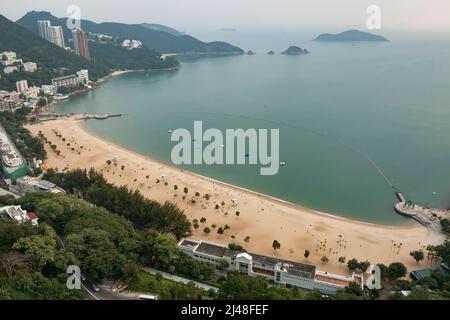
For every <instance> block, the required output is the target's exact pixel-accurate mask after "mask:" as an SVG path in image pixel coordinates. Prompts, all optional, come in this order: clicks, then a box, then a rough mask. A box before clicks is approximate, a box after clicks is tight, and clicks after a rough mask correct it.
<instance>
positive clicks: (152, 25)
mask: <svg viewBox="0 0 450 320" xmlns="http://www.w3.org/2000/svg"><path fill="white" fill-rule="evenodd" d="M141 26H143V27H145V28H147V29H151V30H156V31H162V32H167V33H170V34H171V35H174V36H177V37H178V36H184V35H185V33H184V32H180V31H178V30H175V29H174V28H171V27H168V26H164V25H162V24H157V23H141Z"/></svg>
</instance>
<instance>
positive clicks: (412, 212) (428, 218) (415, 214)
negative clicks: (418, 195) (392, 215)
mask: <svg viewBox="0 0 450 320" xmlns="http://www.w3.org/2000/svg"><path fill="white" fill-rule="evenodd" d="M395 195H396V196H397V198H398V199H399V202H397V203H396V204H395V205H394V207H395V211H396V212H398V213H399V214H401V215H404V216H407V217H410V218H412V219H414V220H416V221H417V222H419V223H420V224H421V225H423V226H424V227H426V228H427V229H429V230H430V231H432V232H434V233H436V234H443V232H442V227H441V224H440V222H439V221H440V218H448V216H449V213H450V210H445V209H438V208H424V207H421V206H419V205H417V204H415V203H413V202H412V201H408V200H407V199H406V197H405V196H404V195H403V193H401V192H400V191H399V190H396V192H395Z"/></svg>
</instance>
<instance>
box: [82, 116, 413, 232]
mask: <svg viewBox="0 0 450 320" xmlns="http://www.w3.org/2000/svg"><path fill="white" fill-rule="evenodd" d="M74 121H77V122H78V123H77V125H78V126H80V127H81V128H82V129H83V130H84V131H86V132H87V133H89V135H91V136H93V137H95V138H97V139H98V140H100V141H103V142H104V143H106V144H109V145H112V146H114V147H116V148H118V149H122V150H125V151H126V152H128V153H131V154H134V155H135V156H138V157H143V158H145V159H146V160H150V161H153V162H156V163H158V164H160V165H161V166H167V167H170V168H171V169H173V170H177V171H179V172H180V173H184V174H187V175H191V176H192V177H194V178H200V179H203V180H206V181H208V182H211V183H213V184H217V185H220V186H223V187H228V188H232V189H234V190H236V191H240V192H245V193H247V194H249V195H253V196H256V197H260V198H262V199H266V200H271V201H274V202H277V203H279V204H282V205H285V206H289V207H291V208H293V209H297V210H306V211H309V212H310V213H312V214H316V215H321V216H324V217H328V218H332V219H336V220H340V221H346V222H349V223H357V224H361V225H367V226H372V227H382V228H405V229H410V228H415V227H416V224H417V222H416V221H414V220H413V219H407V220H406V222H405V223H402V224H396V225H388V224H381V223H373V222H368V221H363V220H359V219H352V218H347V217H342V216H339V215H336V214H333V213H328V212H324V211H319V210H315V209H312V208H308V207H305V206H302V205H300V204H296V203H294V202H290V201H287V200H283V199H281V198H277V197H274V196H271V195H269V194H265V193H262V192H258V191H254V190H251V189H247V188H244V187H241V186H238V185H234V184H231V183H227V182H224V181H220V180H217V179H214V178H210V177H207V176H204V175H201V174H198V173H195V172H193V171H189V170H186V169H183V168H180V167H178V166H176V165H173V164H170V163H166V162H164V161H161V160H158V159H155V158H153V157H151V156H148V155H145V154H142V153H139V152H138V151H135V150H133V149H130V148H128V147H125V146H122V145H120V144H117V143H115V142H113V141H111V140H109V139H108V138H105V137H102V136H100V135H98V134H97V133H95V132H93V131H92V130H90V129H89V128H88V127H87V126H86V123H81V121H87V120H74ZM393 205H394V204H393Z"/></svg>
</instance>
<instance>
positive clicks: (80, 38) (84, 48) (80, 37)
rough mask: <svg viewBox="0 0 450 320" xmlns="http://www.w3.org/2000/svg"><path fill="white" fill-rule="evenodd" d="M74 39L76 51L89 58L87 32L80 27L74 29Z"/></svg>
mask: <svg viewBox="0 0 450 320" xmlns="http://www.w3.org/2000/svg"><path fill="white" fill-rule="evenodd" d="M72 40H73V46H74V49H75V53H76V54H77V55H79V56H81V57H83V58H84V59H86V60H89V59H90V56H89V45H88V40H87V36H86V33H85V32H84V31H83V30H80V29H76V30H72Z"/></svg>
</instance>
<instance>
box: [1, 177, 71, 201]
mask: <svg viewBox="0 0 450 320" xmlns="http://www.w3.org/2000/svg"><path fill="white" fill-rule="evenodd" d="M9 191H11V192H12V193H15V194H18V195H21V196H22V195H25V194H27V193H30V192H50V193H63V194H64V193H66V192H65V191H64V190H63V189H61V188H60V187H58V186H57V185H56V184H54V183H52V182H50V181H47V180H41V179H38V178H35V177H30V176H23V177H20V178H18V179H16V181H15V183H12V184H10V185H9Z"/></svg>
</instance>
